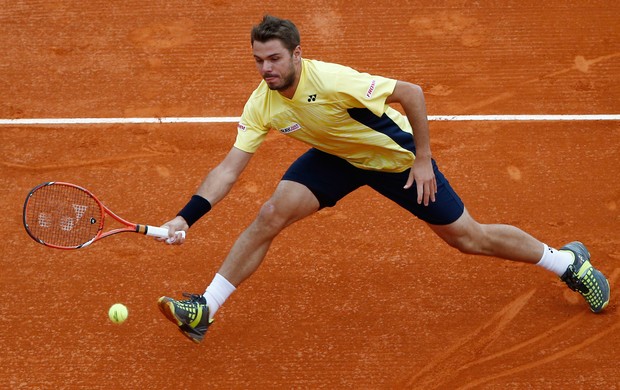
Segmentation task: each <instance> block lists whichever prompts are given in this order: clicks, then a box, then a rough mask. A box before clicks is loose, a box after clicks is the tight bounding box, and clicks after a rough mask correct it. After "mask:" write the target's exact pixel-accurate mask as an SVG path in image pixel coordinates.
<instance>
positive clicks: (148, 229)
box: [23, 181, 185, 249]
mask: <svg viewBox="0 0 620 390" xmlns="http://www.w3.org/2000/svg"><path fill="white" fill-rule="evenodd" d="M51 185H63V186H69V187H73V188H76V189H79V190H81V191H83V192H84V193H86V194H87V195H88V196H89V197H90V198H92V200H94V201H95V203H97V205H98V206H99V210H100V212H101V218H100V222H99V228H98V230H97V234H95V236H94V237H93V238H91V239H90V240H88V241H86V242H84V243H82V244H79V245H74V246H62V245H55V244H51V243H48V242H45V241H43V240H41V239H40V238H38V237H36V236H35V235H34V234H33V233H32V232H31V231H30V228H29V226H28V222H27V220H26V215H27V210H28V201H29V200H30V198H31V197H32V195H33V194H34V193H35V192H36V191H37V190H39V189H41V188H42V187H46V186H51ZM106 214H107V215H108V216H110V217H112V218H113V219H114V220H116V221H117V222H119V223H120V224H122V225H125V227H122V228H116V229H112V230H108V231H105V232H104V231H103V228H104V226H105V218H106ZM23 222H24V228H25V229H26V232H28V235H29V236H30V237H31V238H32V239H33V240H35V241H36V242H38V243H39V244H43V245H45V246H48V247H51V248H56V249H80V248H84V247H87V246H89V245H90V244H92V243H93V242H95V241H98V240H100V239H102V238H105V237H109V236H111V235H114V234H118V233H126V232H132V233H140V234H144V235H147V236H152V237H160V238H168V229H166V228H161V227H156V226H150V225H141V224H136V223H133V222H129V221H127V220H126V219H123V218H121V217H119V216H118V215H116V214H115V213H114V212H113V211H112V210H110V209H109V208H108V207H107V206H106V205H104V204H103V203H102V202H101V201H100V200H99V199H98V198H97V197H96V196H95V195H94V194H93V193H92V192H90V191H89V190H87V189H86V188H83V187H80V186H78V185H76V184H73V183H67V182H62V181H49V182H46V183H42V184H39V185H38V186H36V187H34V188H33V189H32V190H30V192H29V193H28V196H27V197H26V201H25V202H24V209H23ZM184 233H185V232H182V233H181V235H182V236H183V237H184V236H185V234H184Z"/></svg>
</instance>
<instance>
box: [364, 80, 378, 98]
mask: <svg viewBox="0 0 620 390" xmlns="http://www.w3.org/2000/svg"><path fill="white" fill-rule="evenodd" d="M375 85H377V81H376V80H372V82H371V83H370V87H368V91H366V97H367V98H368V99H370V98H371V97H372V93H373V92H375Z"/></svg>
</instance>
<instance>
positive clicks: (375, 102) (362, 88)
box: [338, 72, 396, 116]
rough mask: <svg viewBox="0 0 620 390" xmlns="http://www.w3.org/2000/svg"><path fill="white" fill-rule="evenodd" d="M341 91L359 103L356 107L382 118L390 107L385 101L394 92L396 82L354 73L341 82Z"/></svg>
mask: <svg viewBox="0 0 620 390" xmlns="http://www.w3.org/2000/svg"><path fill="white" fill-rule="evenodd" d="M338 87H339V88H338V89H339V91H340V93H342V94H345V95H348V96H349V97H350V98H351V99H352V101H354V102H357V104H358V105H356V107H366V108H368V109H369V110H370V111H372V113H373V114H375V115H377V116H382V115H383V114H384V113H385V110H386V109H387V107H388V105H387V104H386V103H385V100H386V99H387V98H388V96H390V95H391V94H392V93H393V92H394V88H396V80H394V79H389V78H386V77H381V76H373V75H370V74H368V73H357V72H355V73H352V74H350V75H347V76H346V77H342V78H341V79H340V80H339V86H338Z"/></svg>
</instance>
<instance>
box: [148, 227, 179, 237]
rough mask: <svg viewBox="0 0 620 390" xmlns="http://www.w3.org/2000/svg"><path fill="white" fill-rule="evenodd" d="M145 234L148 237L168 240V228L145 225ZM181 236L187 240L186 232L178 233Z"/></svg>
mask: <svg viewBox="0 0 620 390" xmlns="http://www.w3.org/2000/svg"><path fill="white" fill-rule="evenodd" d="M144 227H145V230H146V231H145V232H144V234H146V235H147V236H151V237H159V238H168V228H162V227H157V226H150V225H145V226H144ZM177 233H180V234H181V237H183V238H185V232H184V231H183V230H181V231H179V232H177Z"/></svg>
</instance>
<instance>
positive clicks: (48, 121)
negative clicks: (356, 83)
mask: <svg viewBox="0 0 620 390" xmlns="http://www.w3.org/2000/svg"><path fill="white" fill-rule="evenodd" d="M239 119H240V118H239V117H232V116H223V117H162V118H17V119H0V126H2V125H4V126H9V125H12V126H26V125H97V124H140V123H236V122H239ZM428 120H430V121H455V122H459V121H618V120H620V114H601V115H599V114H595V115H429V116H428Z"/></svg>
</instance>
